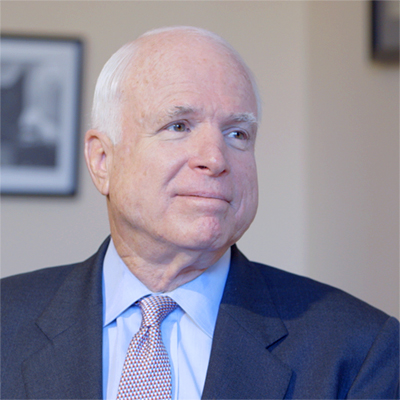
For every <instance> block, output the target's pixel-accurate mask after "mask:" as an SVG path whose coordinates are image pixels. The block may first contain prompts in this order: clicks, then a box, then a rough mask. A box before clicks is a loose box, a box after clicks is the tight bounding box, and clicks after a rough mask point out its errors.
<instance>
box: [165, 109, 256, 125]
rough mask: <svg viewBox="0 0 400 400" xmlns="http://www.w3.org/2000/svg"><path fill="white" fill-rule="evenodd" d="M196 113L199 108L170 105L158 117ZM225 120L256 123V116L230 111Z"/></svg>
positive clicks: (176, 116) (174, 116) (249, 113)
mask: <svg viewBox="0 0 400 400" xmlns="http://www.w3.org/2000/svg"><path fill="white" fill-rule="evenodd" d="M197 113H199V110H196V109H195V108H193V107H190V106H172V107H170V108H168V109H167V110H166V111H165V113H163V116H162V117H161V118H160V119H164V118H170V119H174V118H178V117H181V116H183V115H187V114H197ZM226 120H227V121H230V122H245V123H249V124H256V125H258V121H257V118H256V116H255V115H254V113H252V112H243V113H232V114H230V115H228V117H227V118H226Z"/></svg>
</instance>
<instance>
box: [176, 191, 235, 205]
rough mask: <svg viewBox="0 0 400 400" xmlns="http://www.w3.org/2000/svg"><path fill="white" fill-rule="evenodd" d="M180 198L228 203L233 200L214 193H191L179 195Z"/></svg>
mask: <svg viewBox="0 0 400 400" xmlns="http://www.w3.org/2000/svg"><path fill="white" fill-rule="evenodd" d="M178 196H180V197H189V198H193V199H199V200H202V199H204V200H220V201H224V202H226V203H228V204H229V203H230V202H231V200H230V199H229V198H228V197H227V196H225V195H223V194H220V193H214V192H189V193H178Z"/></svg>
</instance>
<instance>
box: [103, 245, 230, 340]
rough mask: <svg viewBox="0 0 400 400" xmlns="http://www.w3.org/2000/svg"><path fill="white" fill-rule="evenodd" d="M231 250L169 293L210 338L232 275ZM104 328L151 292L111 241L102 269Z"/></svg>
mask: <svg viewBox="0 0 400 400" xmlns="http://www.w3.org/2000/svg"><path fill="white" fill-rule="evenodd" d="M230 259H231V250H230V249H228V250H227V251H226V252H225V254H224V255H223V256H222V257H221V258H220V259H219V260H218V261H217V262H216V263H215V264H213V265H212V266H210V267H209V268H207V270H206V271H204V272H203V273H202V274H201V275H200V276H198V277H197V278H196V279H194V280H192V281H190V282H187V283H185V284H184V285H182V286H180V287H178V288H176V289H174V290H173V291H171V292H168V296H169V297H171V298H172V299H173V300H175V301H176V302H177V303H178V304H179V306H180V307H181V308H182V309H183V310H184V311H185V312H186V313H187V314H188V316H189V318H191V319H192V320H193V321H194V322H195V324H196V325H198V326H199V327H200V328H201V329H202V330H203V331H204V332H205V333H206V334H207V335H208V336H210V337H211V338H212V337H213V334H214V328H215V323H216V321H217V315H218V309H219V304H220V302H221V298H222V294H223V291H224V287H225V283H226V278H227V276H228V272H229V265H230ZM103 288H104V290H103V300H104V301H103V304H104V306H103V310H104V311H103V314H104V318H103V321H104V326H107V325H108V324H110V323H111V322H113V321H114V320H115V319H116V318H117V317H118V316H119V315H121V314H122V313H123V312H124V311H125V310H127V309H128V308H129V307H130V306H131V305H132V304H133V303H135V302H136V301H137V300H139V299H140V298H142V297H143V296H147V295H149V294H154V293H152V292H151V291H150V290H149V289H148V288H147V287H146V286H145V285H144V284H143V283H142V282H141V281H139V279H137V278H136V276H135V275H133V274H132V273H131V272H130V270H129V269H128V267H127V266H126V265H125V263H124V262H123V261H122V259H121V257H120V256H119V254H118V253H117V250H116V249H115V246H114V243H113V241H112V239H111V240H110V244H109V246H108V249H107V252H106V255H105V258H104V269H103Z"/></svg>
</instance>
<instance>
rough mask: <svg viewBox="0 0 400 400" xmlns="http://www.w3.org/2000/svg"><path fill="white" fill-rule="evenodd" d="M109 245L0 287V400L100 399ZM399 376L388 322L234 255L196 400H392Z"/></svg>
mask: <svg viewBox="0 0 400 400" xmlns="http://www.w3.org/2000/svg"><path fill="white" fill-rule="evenodd" d="M107 243H108V242H107V241H106V242H105V243H104V244H103V245H102V246H101V247H100V249H99V251H98V252H97V254H95V255H94V256H93V257H91V258H89V259H88V260H87V261H85V262H83V263H79V264H74V265H71V266H63V267H57V268H49V269H44V270H40V271H36V272H32V273H28V274H23V275H19V276H14V277H9V278H5V279H4V280H3V282H2V307H3V311H2V348H1V350H2V365H1V368H2V393H1V398H2V399H16V398H18V399H19V398H24V399H25V398H29V399H100V398H101V397H102V264H103V259H104V254H105V251H106V248H107ZM193 345H194V346H195V345H196V343H193ZM398 367H399V331H398V322H397V320H395V319H394V318H390V317H388V316H387V315H386V314H384V313H383V312H380V311H378V310H376V309H374V308H373V307H370V306H368V305H367V304H365V303H363V302H361V301H359V300H357V299H355V298H354V297H352V296H350V295H348V294H346V293H344V292H342V291H339V290H337V289H334V288H332V287H329V286H326V285H322V284H320V283H317V282H315V281H312V280H310V279H307V278H304V277H299V276H296V275H293V274H289V273H287V272H284V271H280V270H278V269H275V268H272V267H268V266H265V265H261V264H256V263H252V262H249V261H248V260H247V259H246V258H245V257H244V256H243V255H242V254H241V253H240V252H239V251H238V250H237V248H236V247H235V246H234V247H233V253H232V262H231V269H230V272H229V276H228V279H227V283H226V287H225V291H224V295H223V299H222V302H221V305H220V309H219V314H218V319H217V324H216V328H215V333H214V340H213V346H212V351H211V357H210V362H209V367H208V372H207V378H206V382H205V387H204V392H203V398H204V399H283V398H285V399H286V398H287V399H293V398H295V399H321V398H323V399H333V398H341V399H343V398H363V399H372V398H380V399H391V398H395V397H396V396H398V380H399V371H398Z"/></svg>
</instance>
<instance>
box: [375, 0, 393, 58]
mask: <svg viewBox="0 0 400 400" xmlns="http://www.w3.org/2000/svg"><path fill="white" fill-rule="evenodd" d="M371 6H372V58H373V59H375V60H377V61H384V62H397V63H398V62H399V35H400V31H399V19H400V2H399V1H397V0H373V1H371Z"/></svg>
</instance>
